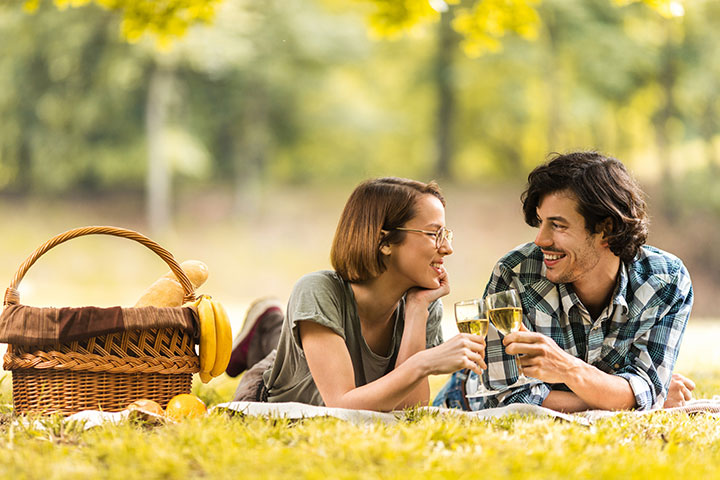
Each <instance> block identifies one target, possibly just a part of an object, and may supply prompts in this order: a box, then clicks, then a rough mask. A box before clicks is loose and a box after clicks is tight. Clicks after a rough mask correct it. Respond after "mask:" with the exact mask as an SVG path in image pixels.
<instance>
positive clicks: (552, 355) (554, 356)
mask: <svg viewBox="0 0 720 480" xmlns="http://www.w3.org/2000/svg"><path fill="white" fill-rule="evenodd" d="M503 345H505V352H507V354H508V355H518V354H520V355H521V356H520V357H518V364H519V365H520V367H521V368H522V371H523V373H524V374H525V375H527V376H529V377H533V378H537V379H538V380H542V381H543V382H547V383H566V378H567V375H568V373H569V370H571V369H572V368H573V367H575V366H578V365H579V364H578V362H581V363H584V362H582V360H580V359H578V358H575V357H573V356H572V355H570V354H569V353H567V352H566V351H565V350H563V349H562V348H560V347H559V346H558V344H557V343H555V341H554V340H553V339H552V338H550V337H548V336H546V335H543V334H541V333H536V332H530V331H528V329H527V328H525V326H524V325H521V327H520V330H519V331H517V332H514V333H511V334H509V335H506V336H505V338H503Z"/></svg>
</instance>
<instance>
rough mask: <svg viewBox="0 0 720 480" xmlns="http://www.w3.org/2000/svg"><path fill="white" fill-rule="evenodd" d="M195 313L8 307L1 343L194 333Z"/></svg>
mask: <svg viewBox="0 0 720 480" xmlns="http://www.w3.org/2000/svg"><path fill="white" fill-rule="evenodd" d="M197 324H198V318H197V312H196V311H195V309H193V308H190V307H182V308H177V307H140V308H122V307H109V308H101V307H65V308H45V307H30V306H28V305H8V306H7V307H5V310H3V312H2V315H0V343H10V344H12V345H51V344H56V343H64V342H73V341H76V340H83V339H86V338H90V337H96V336H99V335H106V334H108V333H115V332H121V331H124V330H147V329H150V328H180V329H182V330H185V331H187V332H189V333H193V332H195V330H196V325H197Z"/></svg>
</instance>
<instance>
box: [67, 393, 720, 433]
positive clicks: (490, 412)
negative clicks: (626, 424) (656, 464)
mask: <svg viewBox="0 0 720 480" xmlns="http://www.w3.org/2000/svg"><path fill="white" fill-rule="evenodd" d="M213 410H221V411H223V410H224V411H227V412H228V413H235V414H241V415H251V416H261V417H277V418H287V419H296V420H299V419H303V418H313V417H333V418H338V419H341V420H345V421H348V422H352V423H355V424H364V423H373V422H378V421H379V422H382V423H386V424H392V423H396V422H398V421H402V420H403V419H404V418H405V412H403V411H395V412H389V413H387V412H374V411H370V410H350V409H345V408H330V407H316V406H313V405H306V404H303V403H294V402H287V403H261V402H228V403H221V404H218V405H215V406H213V407H212V408H210V411H213ZM419 410H421V411H428V412H433V413H435V414H437V415H448V416H463V417H467V418H478V419H489V418H497V417H502V416H505V415H512V414H519V415H525V416H538V417H551V418H558V419H562V420H565V421H568V422H573V423H578V424H581V425H587V426H589V425H591V424H592V423H594V422H595V421H597V420H599V419H601V418H607V417H611V416H614V415H621V414H623V415H647V414H649V413H654V412H658V411H665V412H675V413H688V414H694V413H703V414H707V415H712V416H714V417H718V418H720V396H716V397H714V398H712V399H698V400H691V401H689V402H688V403H687V404H686V405H685V406H684V407H675V408H665V409H656V410H647V411H642V412H635V411H618V412H614V411H608V410H590V411H587V412H582V413H574V414H568V413H562V412H556V411H555V410H550V409H549V408H543V407H538V406H535V405H526V404H522V403H515V404H512V405H508V406H506V407H500V408H489V409H486V410H479V411H477V412H465V411H462V410H456V409H451V408H439V407H421V408H420V409H419ZM131 415H140V416H142V418H143V419H144V420H147V421H151V422H154V423H164V422H165V419H164V418H163V417H160V416H157V415H152V414H149V413H143V412H137V411H132V412H131V411H128V410H123V411H122V412H100V411H96V410H86V411H83V412H78V413H76V414H73V415H70V416H69V417H67V418H66V419H65V420H66V421H68V422H70V421H79V422H83V423H84V427H85V428H86V429H88V428H92V427H96V426H99V425H103V424H106V423H111V424H116V423H120V422H122V421H124V420H125V419H127V418H128V416H131Z"/></svg>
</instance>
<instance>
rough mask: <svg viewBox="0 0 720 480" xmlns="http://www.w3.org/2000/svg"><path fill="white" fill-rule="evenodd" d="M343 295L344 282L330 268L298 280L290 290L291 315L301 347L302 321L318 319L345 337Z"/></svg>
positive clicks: (289, 309)
mask: <svg viewBox="0 0 720 480" xmlns="http://www.w3.org/2000/svg"><path fill="white" fill-rule="evenodd" d="M343 295H344V293H343V285H342V284H341V283H340V282H339V281H338V280H337V279H335V278H333V276H332V274H331V273H330V272H315V273H310V274H308V275H305V276H303V277H302V278H300V280H298V282H297V283H296V284H295V287H293V291H292V293H291V294H290V300H289V301H288V310H287V315H288V320H289V321H290V328H291V329H292V336H293V340H294V341H295V343H296V344H297V346H298V347H299V348H300V349H302V342H301V341H300V328H299V323H298V322H304V321H310V322H315V323H317V324H318V325H322V326H323V327H327V328H329V329H330V330H332V331H333V332H335V333H336V334H338V335H340V337H342V339H343V340H345V328H344V326H343V319H342V312H343V308H342V304H343V302H342V298H343Z"/></svg>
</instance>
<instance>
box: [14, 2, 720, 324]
mask: <svg viewBox="0 0 720 480" xmlns="http://www.w3.org/2000/svg"><path fill="white" fill-rule="evenodd" d="M719 21H720V4H718V3H717V2H714V1H707V0H686V1H684V2H678V1H672V0H645V1H628V0H624V1H622V0H578V1H572V2H568V1H565V0H543V1H540V0H512V1H507V0H503V1H499V0H482V1H480V0H452V1H447V2H445V1H443V0H428V1H425V0H398V1H395V0H393V1H389V0H268V1H265V2H253V1H250V0H225V1H219V0H165V1H163V2H154V1H149V0H96V1H90V0H55V1H50V0H45V1H40V0H33V1H26V2H1V3H0V118H2V119H3V124H2V128H0V201H1V203H2V205H3V207H4V210H8V209H11V208H12V209H16V208H19V209H20V210H21V211H24V212H26V216H27V212H30V211H32V212H37V213H34V215H37V217H38V218H35V219H30V218H28V220H29V222H30V223H31V224H43V225H49V224H50V223H51V222H49V219H48V218H47V217H48V216H49V215H51V214H50V213H44V212H51V211H56V210H55V209H54V208H53V207H57V206H59V205H61V204H62V205H63V208H65V209H68V210H75V209H77V210H78V211H84V210H83V209H82V208H81V206H84V205H85V204H87V203H92V204H94V205H97V206H98V208H99V211H101V212H102V211H113V212H115V211H119V210H121V209H125V214H119V215H117V217H119V218H122V219H124V220H123V223H124V224H125V225H132V226H134V227H136V228H137V229H138V230H141V231H144V232H147V233H150V234H152V235H156V236H158V235H160V236H161V238H162V236H166V237H167V236H170V235H173V234H175V235H177V236H182V235H185V234H186V232H185V230H183V228H184V226H186V225H188V224H192V223H193V222H194V224H200V223H202V224H206V223H211V224H212V225H218V227H217V229H216V230H213V231H217V232H220V231H222V232H228V231H232V232H235V230H234V229H235V228H239V229H240V231H241V232H242V234H243V235H256V234H258V233H261V232H262V233H264V230H262V228H260V232H259V231H256V230H253V228H258V227H254V225H255V224H257V223H258V222H264V221H265V220H266V219H267V218H268V216H272V217H273V218H274V219H275V220H274V221H276V222H280V223H284V224H287V225H290V224H292V225H295V223H294V222H293V221H292V220H291V219H289V217H290V216H294V217H295V218H305V216H306V215H305V213H307V216H308V217H310V218H308V219H307V220H306V221H308V222H310V223H311V224H312V223H315V224H316V225H325V224H326V223H327V224H328V225H331V226H330V227H328V228H327V229H320V228H315V229H314V230H313V231H312V232H308V233H307V235H308V238H310V237H311V236H312V235H316V236H314V237H312V239H309V240H307V242H308V244H309V245H311V246H308V245H304V244H303V245H302V246H303V248H305V250H302V251H301V252H300V253H297V254H295V253H294V254H290V253H288V252H291V251H292V252H295V251H296V250H295V249H293V248H292V247H289V246H287V245H286V246H285V247H283V249H280V250H283V251H285V252H286V253H285V254H283V253H281V252H280V250H274V251H273V253H272V254H273V255H278V257H277V258H275V257H273V260H272V261H273V262H274V261H277V262H279V263H283V262H284V263H285V264H289V263H292V262H298V263H300V264H302V266H303V268H305V267H307V268H308V269H317V268H319V267H321V266H322V265H324V262H325V259H326V251H325V250H323V249H324V248H325V245H326V244H327V243H328V242H329V238H330V237H331V236H332V231H333V229H332V225H333V224H334V221H335V220H336V218H337V214H338V212H339V209H340V205H341V204H342V202H343V201H344V197H345V196H346V195H347V193H348V192H349V191H350V189H351V188H352V186H354V185H355V184H356V183H357V182H359V181H360V180H362V179H364V178H367V177H370V176H380V175H397V176H407V177H415V178H419V179H423V180H429V179H431V178H436V179H438V180H440V182H441V185H442V186H443V187H445V188H446V189H447V190H448V191H449V192H458V195H457V196H458V198H461V199H462V200H461V201H463V202H465V203H466V204H468V202H469V200H468V199H470V198H472V197H473V194H472V193H468V192H476V193H475V194H474V195H477V196H478V200H477V201H475V202H469V204H472V205H476V206H477V208H481V209H483V212H490V213H492V212H500V211H502V212H506V211H507V212H508V213H507V215H508V216H509V218H511V219H512V220H513V222H515V223H518V224H519V222H520V221H521V219H520V217H519V216H515V215H516V205H517V203H516V202H517V196H518V194H519V192H520V191H521V189H522V181H523V179H524V178H525V176H526V174H527V172H528V171H529V170H530V169H531V168H532V167H534V166H535V165H537V164H539V163H540V162H542V161H544V159H545V158H546V156H547V154H548V153H549V152H553V151H558V152H564V151H569V150H575V149H599V150H601V151H604V152H606V153H609V154H611V155H614V156H616V157H618V158H620V159H621V160H623V161H624V162H625V163H626V164H627V165H628V166H629V167H630V169H631V170H632V171H633V172H634V173H635V174H636V175H637V176H638V177H639V178H640V180H641V182H642V184H643V185H644V186H645V188H646V190H647V191H648V192H649V194H650V197H649V200H650V206H651V215H652V217H653V226H652V238H651V240H652V242H653V243H654V244H655V245H658V246H660V247H661V248H664V249H666V250H669V251H672V252H673V253H676V254H678V255H679V256H680V257H681V258H683V259H684V260H685V261H686V263H687V264H688V266H689V268H690V271H691V274H692V275H693V278H694V280H695V284H696V286H697V290H698V292H697V293H698V296H697V303H696V305H698V308H700V310H699V311H700V312H701V313H702V314H703V315H715V314H716V312H717V311H718V310H717V307H716V306H715V305H714V301H713V299H714V296H713V292H714V291H716V290H717V289H718V288H720V278H719V277H718V275H717V273H716V272H717V271H718V270H720V253H718V252H717V249H716V248H713V245H715V244H717V242H718V241H720V226H719V225H720V222H718V221H717V219H718V216H720V182H718V180H717V179H718V172H719V171H720V150H719V149H720V141H719V132H718V129H719V128H720V123H719V122H718V120H717V118H718V114H720V98H719V97H718V93H717V92H719V91H720V89H719V88H718V79H719V78H720V71H718V69H720V58H719V55H720V49H719V48H718V46H717V45H720V42H719V41H718V33H717V32H718V31H719V30H718V29H717V28H716V26H717V24H718V22H719ZM153 119H155V120H153ZM153 145H156V146H157V145H159V148H154V147H153ZM151 151H153V152H155V154H153V155H151V154H150V152H151ZM153 159H154V160H153ZM158 162H159V163H160V164H162V166H163V168H164V170H162V171H161V172H160V173H157V171H156V170H153V168H152V165H153V164H157V163H158ZM158 182H159V183H158ZM163 182H164V183H163ZM157 185H160V187H157ZM158 189H159V191H160V192H161V193H160V194H159V196H158V195H155V194H154V193H153V192H155V191H157V190H158ZM163 192H164V193H163ZM285 192H292V195H285V194H284V193H285ZM486 194H487V195H492V198H490V197H488V198H486V197H485V196H484V195H486ZM293 195H294V196H293ZM311 196H315V198H313V199H311V198H309V197H311ZM454 196H455V195H454V193H451V194H450V197H451V200H452V197H454ZM158 198H159V200H158ZM279 201H282V202H284V203H282V204H280V205H276V204H275V203H277V202H279ZM63 202H67V203H63ZM158 202H160V203H162V202H164V211H165V212H166V213H165V217H162V216H161V217H160V220H153V218H152V214H151V213H149V212H150V211H151V210H152V208H153V206H154V205H157V204H158ZM508 202H511V203H512V209H511V208H509V207H508V208H507V209H505V208H504V207H503V208H500V205H501V204H507V203H508ZM328 203H329V204H330V205H331V206H333V208H329V209H323V207H326V206H327V204H328ZM78 204H80V205H81V206H79V205H78ZM318 204H320V206H318ZM301 205H302V206H304V207H305V208H311V209H313V210H312V211H310V212H302V213H298V212H297V211H296V209H294V208H293V207H294V206H301ZM336 205H337V207H335V206H336ZM198 206H202V208H198ZM23 208H24V209H25V210H23ZM453 209H456V212H457V214H456V215H455V217H456V220H455V221H454V222H453V225H454V226H455V228H456V230H459V231H460V232H461V233H463V231H464V230H465V231H467V232H473V234H474V235H484V236H483V237H476V238H482V240H481V241H482V242H488V241H493V242H494V241H497V242H498V244H499V245H502V246H501V247H500V248H498V249H497V252H496V249H495V247H494V245H493V248H488V247H487V243H486V247H485V248H483V249H478V248H477V245H476V244H472V243H470V244H468V245H466V246H465V248H468V249H470V250H471V252H470V253H472V254H474V255H493V256H494V257H493V258H491V259H490V260H487V261H486V260H482V261H481V262H480V264H481V265H482V266H483V270H481V272H480V273H479V275H478V274H476V275H475V278H474V284H476V283H477V282H478V280H477V277H478V276H479V277H481V278H483V279H484V278H485V275H486V273H485V270H484V268H485V265H486V264H487V263H491V262H492V261H493V260H494V259H496V258H497V256H495V255H500V254H502V252H503V251H505V250H507V249H508V248H510V247H511V246H512V245H515V244H516V243H519V242H520V241H528V240H531V239H532V236H531V235H532V233H528V232H526V231H523V232H522V235H523V236H522V237H518V236H516V235H515V232H516V231H517V228H522V225H518V227H517V228H515V227H511V226H509V225H506V222H500V221H499V220H498V219H497V218H486V216H485V215H484V214H483V215H481V212H478V211H477V210H474V211H469V210H467V209H460V208H459V206H458V204H457V203H453V202H450V205H449V210H448V215H449V218H451V217H450V215H451V213H452V211H453ZM271 212H272V213H271ZM314 212H317V215H316V216H315V218H312V217H313V215H312V214H313V213H314ZM86 213H87V212H86ZM188 214H190V215H194V218H192V219H191V220H188V219H187V217H188ZM325 214H327V215H328V216H327V217H323V219H322V220H320V219H319V216H320V215H325ZM200 217H202V218H200ZM15 218H16V217H15V216H14V215H6V222H7V224H8V225H10V224H13V223H14V221H15V220H14V219H15ZM57 218H68V220H67V224H65V223H63V224H61V228H63V229H64V228H70V227H73V226H77V225H74V224H72V223H70V220H69V218H73V219H76V218H78V217H77V216H63V215H58V216H57ZM88 218H97V220H96V221H97V223H110V221H111V220H112V219H113V218H115V216H114V215H112V214H105V215H97V216H96V215H94V214H86V215H85V216H80V218H79V219H78V220H73V221H77V222H79V223H80V224H83V223H87V221H86V220H87V219H88ZM163 218H164V220H163ZM328 218H329V219H330V220H327V219H328ZM128 219H129V220H128ZM507 223H509V222H507ZM18 224H22V225H24V223H23V222H21V221H18ZM221 224H222V225H225V226H223V227H219V225H221ZM474 224H477V225H482V227H483V228H479V229H477V231H476V230H475V229H474ZM497 224H502V225H503V226H504V227H503V230H496V229H494V228H493V225H497ZM18 228H19V230H22V229H23V228H24V227H18ZM213 228H214V227H213ZM297 228H302V227H297ZM173 232H174V233H173ZM488 232H492V234H491V235H488ZM49 233H50V234H53V233H57V232H49ZM218 234H220V233H218ZM291 235H292V234H291ZM320 237H322V238H320ZM488 237H491V239H492V240H488ZM289 238H294V239H295V240H297V239H298V236H297V235H295V236H285V237H284V239H285V240H288V239H289ZM9 241H12V240H9ZM255 241H257V242H261V243H262V242H266V243H267V239H266V238H263V239H259V238H258V239H256V240H255ZM208 242H212V240H209V239H208V238H207V237H205V238H202V239H200V240H199V242H198V245H204V244H205V245H206V244H207V243H208ZM220 243H222V242H217V244H218V245H219V244H220ZM285 243H286V244H287V243H288V242H287V241H286V242H285ZM181 248H182V247H181ZM308 249H309V250H308ZM315 250H322V251H323V252H324V255H325V256H321V257H319V258H322V263H318V262H315V263H312V261H310V259H314V258H315V257H313V256H312V255H307V252H308V251H312V252H314V251H315ZM478 250H482V252H479V251H478ZM488 252H492V253H488ZM13 253H14V252H13ZM304 253H305V255H304V256H303V254H304ZM456 254H457V255H461V251H460V249H457V252H456ZM193 256H197V255H193ZM300 256H303V258H305V259H307V260H308V261H307V262H305V261H298V258H299V257H300ZM266 258H267V257H266ZM245 261H248V260H245ZM311 263H312V265H307V264H311ZM462 264H466V263H460V265H462ZM293 273H294V272H293ZM463 275H465V274H460V276H461V277H462V276H463ZM468 275H469V274H468ZM227 276H228V277H230V276H231V275H230V274H229V273H228V274H227ZM456 285H458V286H459V287H460V288H463V287H462V284H459V283H456ZM468 288H469V287H468ZM250 290H252V287H251V288H250ZM252 291H254V290H252ZM281 291H283V292H284V284H283V287H282V288H281Z"/></svg>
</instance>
